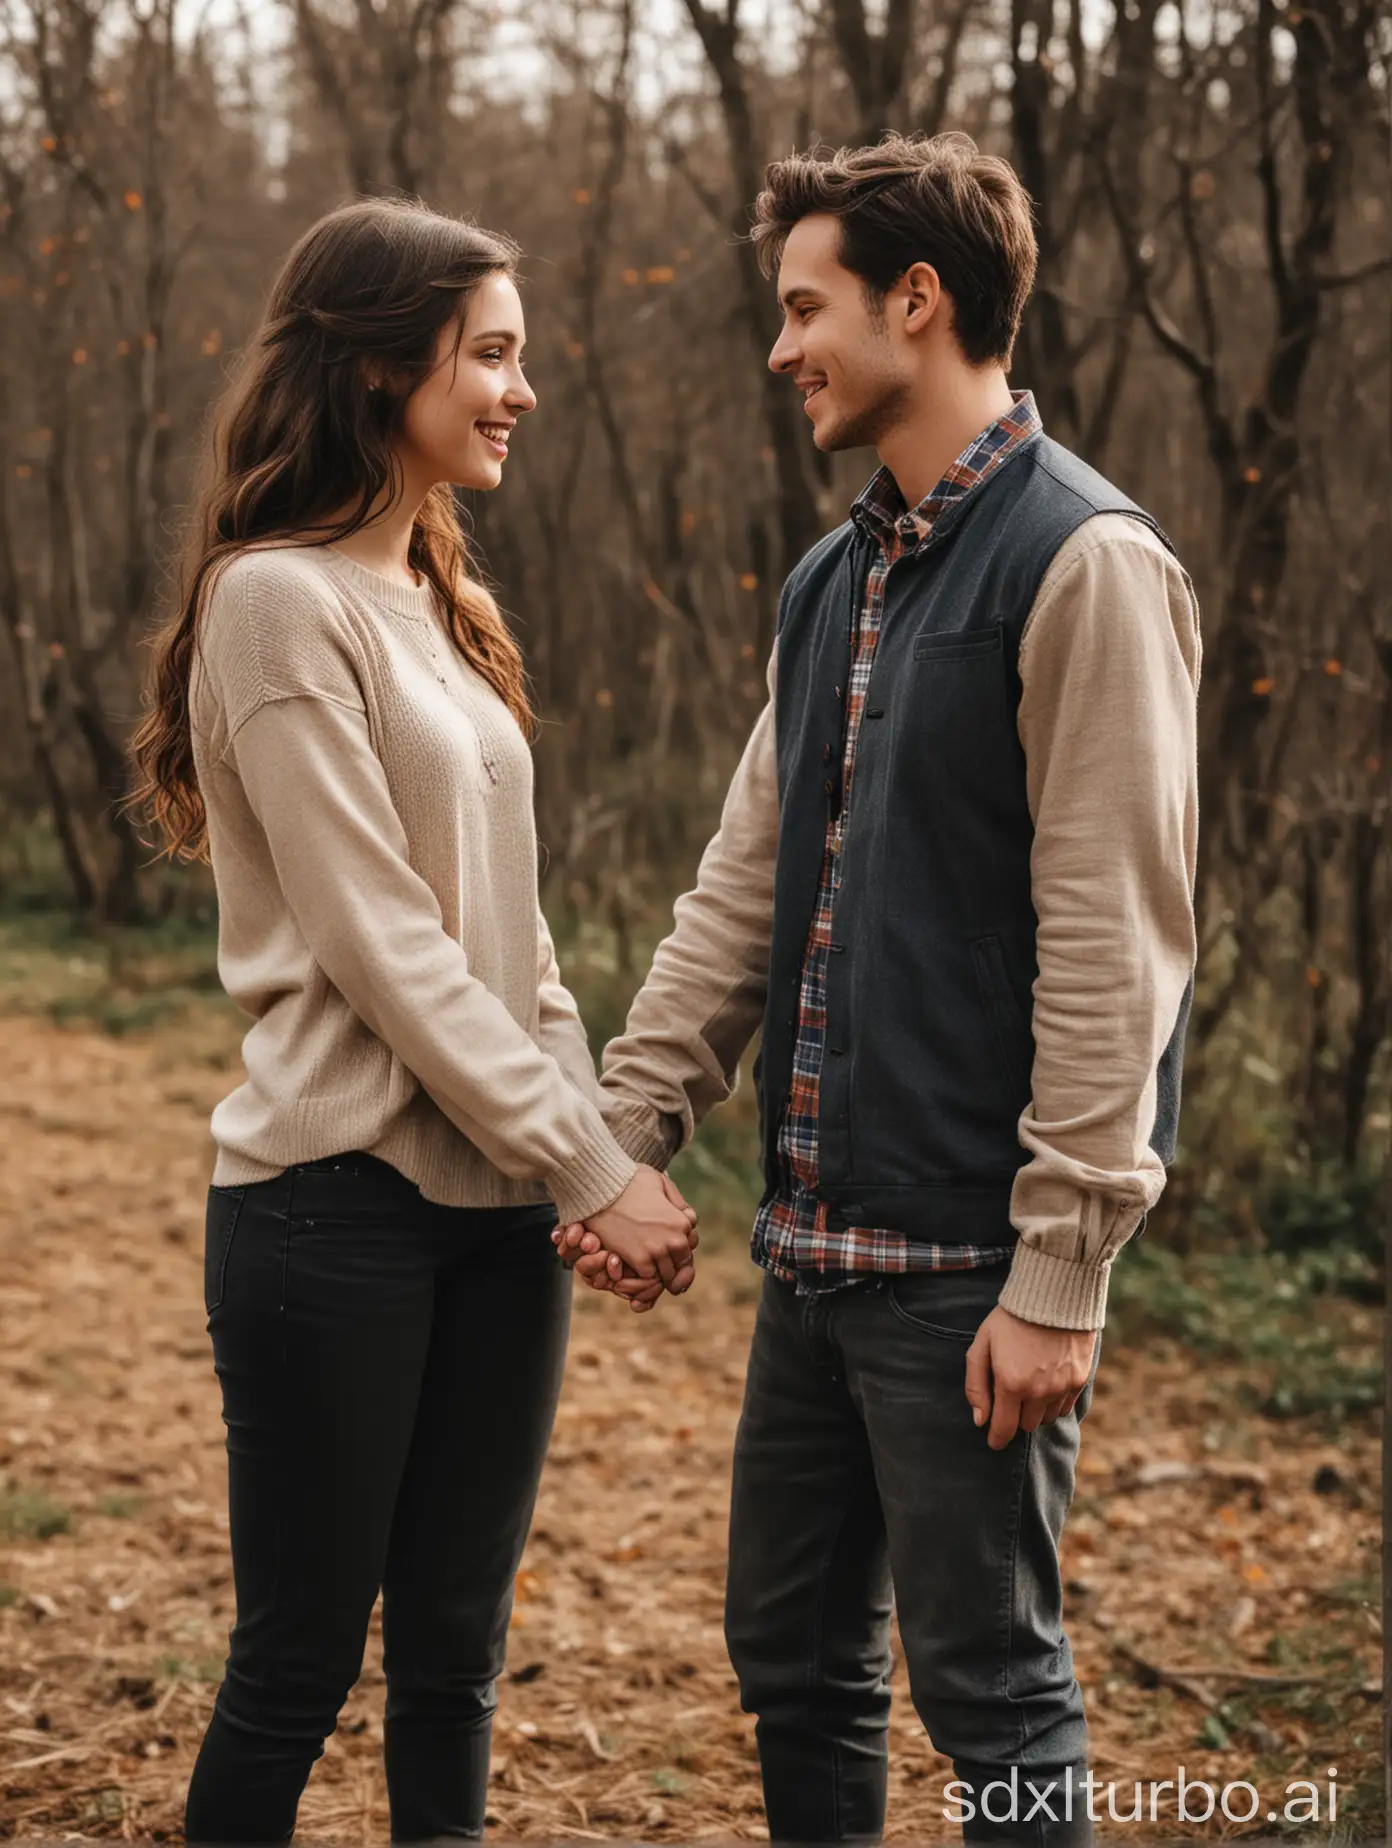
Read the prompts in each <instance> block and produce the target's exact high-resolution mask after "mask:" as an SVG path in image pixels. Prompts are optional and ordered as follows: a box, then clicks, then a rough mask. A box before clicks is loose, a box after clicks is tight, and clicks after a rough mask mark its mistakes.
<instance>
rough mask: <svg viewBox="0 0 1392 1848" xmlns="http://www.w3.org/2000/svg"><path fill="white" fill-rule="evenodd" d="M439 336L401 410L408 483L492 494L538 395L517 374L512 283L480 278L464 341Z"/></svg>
mask: <svg viewBox="0 0 1392 1848" xmlns="http://www.w3.org/2000/svg"><path fill="white" fill-rule="evenodd" d="M458 325H459V324H458V322H457V321H449V322H447V323H446V325H445V326H444V327H442V328H441V330H440V334H439V338H438V339H437V341H436V344H435V365H434V369H433V370H432V371H431V372H430V374H429V375H428V376H427V377H426V378H425V379H424V380H423V381H422V383H421V384H420V385H418V386H417V387H416V389H415V391H413V392H412V394H411V396H410V398H409V399H408V400H407V402H406V410H405V415H404V417H403V420H402V427H401V433H400V437H399V441H398V448H399V452H400V457H401V461H402V463H403V465H404V466H405V468H406V471H407V474H408V476H414V477H415V478H416V479H417V480H418V481H419V482H421V483H422V484H423V485H424V486H425V487H427V488H429V487H433V486H434V485H435V484H436V483H437V482H441V481H449V482H453V483H454V484H455V486H456V487H461V488H496V487H497V485H498V483H499V482H500V481H501V480H502V478H503V464H504V463H505V462H506V460H507V452H508V439H509V438H510V437H511V435H512V433H513V426H514V425H515V424H516V422H517V419H518V418H519V417H520V416H521V415H522V413H523V412H524V411H530V410H534V409H535V408H536V393H535V392H534V391H533V390H532V388H531V386H530V385H529V384H528V383H527V380H526V376H525V374H524V373H523V371H522V349H523V346H524V345H525V343H526V337H527V336H526V329H525V328H524V326H523V323H522V303H521V300H520V298H519V296H518V293H517V289H516V287H515V285H514V284H513V282H512V280H511V278H509V277H507V276H503V275H491V276H485V277H484V279H483V281H482V282H481V283H480V284H479V286H478V287H477V288H476V289H475V290H474V292H473V294H472V295H471V296H470V298H469V304H468V310H467V313H466V315H465V319H464V333H463V336H462V338H461V339H460V341H459V348H458V352H457V353H456V351H455V335H456V332H457V331H458Z"/></svg>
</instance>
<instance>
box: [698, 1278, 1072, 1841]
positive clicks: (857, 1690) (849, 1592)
mask: <svg viewBox="0 0 1392 1848" xmlns="http://www.w3.org/2000/svg"><path fill="white" fill-rule="evenodd" d="M1008 1268H1009V1267H1008V1263H1001V1264H995V1265H990V1266H987V1267H984V1268H982V1269H978V1270H966V1271H936V1272H934V1271H930V1272H923V1273H919V1274H914V1275H908V1276H896V1277H882V1278H875V1279H873V1280H872V1281H869V1282H866V1283H863V1284H857V1285H854V1286H853V1287H851V1288H849V1289H844V1290H836V1291H833V1292H830V1293H828V1294H825V1295H822V1296H813V1297H806V1296H803V1297H799V1296H797V1295H796V1294H795V1293H794V1290H793V1288H792V1286H791V1285H790V1284H786V1283H782V1282H779V1281H778V1280H777V1279H775V1278H773V1277H771V1276H769V1277H766V1278H765V1280H764V1288H763V1295H762V1299H761V1301H760V1305H759V1313H758V1319H757V1323H756V1326H755V1330H754V1343H753V1350H752V1352H751V1355H750V1361H749V1374H748V1380H747V1384H746V1388H745V1399H744V1411H743V1414H742V1416H741V1419H740V1425H739V1433H738V1436H737V1438H736V1441H735V1466H734V1496H733V1504H732V1507H731V1514H730V1566H729V1579H728V1586H727V1594H726V1641H727V1643H728V1645H729V1650H730V1658H731V1660H732V1662H733V1663H734V1667H735V1672H736V1674H737V1675H738V1677H739V1683H740V1694H741V1704H742V1705H743V1707H744V1709H745V1711H746V1712H750V1713H754V1714H756V1715H757V1717H758V1725H757V1729H756V1731H757V1737H758V1744H759V1762H760V1767H761V1769H762V1772H763V1783H764V1805H765V1809H766V1812H767V1816H768V1825H769V1832H770V1835H771V1836H772V1838H773V1839H774V1840H775V1841H782V1842H802V1843H813V1842H873V1841H876V1840H877V1839H878V1838H879V1836H880V1833H881V1831H882V1829H883V1826H884V1816H885V1788H886V1773H887V1750H886V1730H887V1723H888V1717H889V1671H890V1650H889V1631H890V1611H891V1604H892V1603H893V1604H895V1605H897V1609H898V1617H899V1629H900V1635H901V1637H902V1640H903V1645H904V1653H905V1657H906V1659H907V1664H908V1670H909V1681H910V1686H911V1688H912V1692H913V1701H914V1706H915V1707H916V1708H917V1710H918V1714H919V1717H920V1718H921V1719H922V1721H923V1723H924V1725H925V1726H926V1727H927V1729H928V1734H929V1737H930V1738H931V1739H932V1741H933V1744H934V1746H935V1747H936V1749H937V1750H938V1751H939V1752H942V1753H943V1754H945V1755H946V1756H947V1757H949V1758H951V1759H952V1760H953V1764H954V1769H955V1773H956V1776H957V1778H958V1779H959V1780H961V1785H962V1786H964V1787H965V1788H964V1789H963V1790H961V1791H960V1793H958V1794H959V1796H960V1797H962V1798H965V1801H958V1802H954V1803H953V1807H952V1808H951V1809H949V1810H948V1811H947V1812H946V1813H947V1815H948V1816H949V1818H950V1819H952V1820H956V1821H960V1822H961V1823H962V1827H963V1835H964V1838H965V1839H966V1840H967V1841H969V1842H973V1843H979V1842H985V1841H993V1842H994V1841H1000V1842H1011V1843H1017V1844H1025V1845H1027V1848H1079V1845H1080V1844H1085V1843H1087V1842H1088V1841H1090V1839H1091V1834H1090V1830H1089V1825H1088V1822H1087V1805H1086V1800H1085V1793H1084V1792H1083V1791H1082V1790H1081V1789H1080V1788H1079V1787H1078V1780H1079V1779H1081V1777H1082V1776H1083V1774H1084V1772H1085V1770H1086V1751H1087V1732H1086V1725H1085V1722H1084V1718H1083V1703H1082V1696H1081V1694H1080V1692H1079V1689H1078V1684H1077V1681H1076V1680H1075V1679H1074V1674H1073V1658H1072V1652H1071V1650H1070V1649H1069V1646H1068V1640H1067V1638H1066V1637H1065V1636H1064V1634H1063V1628H1062V1611H1061V1604H1062V1598H1061V1587H1060V1582H1059V1566H1058V1540H1059V1535H1060V1532H1061V1531H1062V1528H1063V1521H1064V1516H1065V1514H1066V1513H1067V1510H1068V1506H1069V1503H1070V1501H1071V1499H1072V1494H1073V1470H1074V1463H1075V1460H1076V1457H1077V1452H1078V1421H1079V1419H1080V1418H1081V1417H1082V1416H1084V1415H1085V1414H1086V1411H1087V1407H1088V1404H1089V1402H1090V1400H1091V1395H1092V1381H1091V1380H1089V1383H1088V1385H1087V1387H1086V1388H1085V1389H1084V1391H1083V1393H1082V1395H1081V1396H1080V1397H1079V1399H1078V1403H1077V1407H1076V1409H1075V1410H1074V1411H1073V1412H1072V1413H1070V1414H1069V1415H1068V1416H1067V1417H1065V1418H1061V1419H1059V1420H1057V1421H1056V1422H1054V1423H1052V1424H1048V1425H1042V1426H1041V1427H1040V1428H1039V1430H1038V1431H1036V1432H1033V1433H1020V1434H1018V1435H1017V1436H1016V1437H1015V1438H1014V1439H1013V1440H1012V1441H1011V1443H1009V1444H1008V1445H1007V1446H1006V1447H1005V1448H1004V1449H1003V1450H992V1449H991V1448H990V1447H989V1446H988V1444H987V1442H986V1432H985V1429H984V1428H983V1429H980V1430H978V1429H977V1427H976V1426H975V1425H974V1424H973V1423H972V1415H971V1408H970V1406H969V1405H968V1404H967V1401H966V1398H965V1396H964V1392H963V1385H964V1378H965V1362H966V1353H967V1348H968V1347H969V1346H970V1344H971V1341H972V1337H973V1336H974V1335H975V1333H976V1330H977V1328H978V1327H979V1326H980V1324H981V1322H982V1321H983V1320H984V1319H985V1317H986V1315H987V1314H988V1313H989V1311H990V1310H991V1308H992V1307H993V1306H994V1304H995V1302H996V1299H997V1297H998V1296H999V1295H1000V1291H1001V1287H1002V1285H1003V1283H1004V1281H1005V1277H1006V1274H1007V1271H1008ZM1100 1349H1101V1341H1100V1338H1099V1340H1098V1343H1097V1351H1098V1352H1099V1353H1100ZM1096 1364H1097V1354H1096V1353H1095V1354H1094V1360H1093V1375H1094V1377H1095V1374H1096ZM1012 1767H1013V1768H1014V1769H1013V1777H1014V1782H1015V1789H1016V1791H1017V1792H1018V1795H1017V1797H1015V1798H1012V1796H1011V1792H1010V1790H1009V1788H1005V1787H1002V1788H998V1789H996V1790H995V1791H990V1792H988V1791H986V1789H985V1786H986V1785H987V1784H989V1783H991V1782H994V1781H999V1782H1000V1783H1001V1785H1002V1786H1008V1785H1009V1784H1010V1782H1011V1779H1012ZM1070 1776H1071V1781H1072V1784H1073V1793H1072V1797H1071V1801H1070V1800H1069V1799H1068V1793H1067V1791H1066V1789H1065V1784H1066V1782H1067V1781H1068V1780H1069V1779H1070ZM1051 1781H1053V1782H1055V1786H1056V1787H1055V1789H1054V1791H1053V1792H1052V1793H1048V1792H1047V1791H1046V1786H1047V1785H1048V1784H1049V1783H1050V1782H1051ZM1027 1784H1032V1785H1033V1786H1034V1794H1031V1792H1030V1791H1029V1790H1028V1789H1027V1787H1026V1786H1027ZM948 1793H949V1798H948V1800H949V1802H952V1799H953V1787H952V1786H951V1785H949V1787H948ZM1041 1793H1042V1794H1043V1801H1042V1802H1040V1801H1039V1797H1040V1795H1041ZM969 1807H970V1809H971V1811H972V1814H971V1815H970V1816H968V1815H967V1810H968V1808H969ZM983 1807H984V1811H985V1813H984V1814H983ZM1070 1810H1071V1817H1072V1819H1071V1820H1069V1819H1068V1814H1067V1812H1068V1811H1070ZM1051 1814H1052V1816H1053V1818H1054V1820H1052V1821H1051V1820H1050V1815H1051Z"/></svg>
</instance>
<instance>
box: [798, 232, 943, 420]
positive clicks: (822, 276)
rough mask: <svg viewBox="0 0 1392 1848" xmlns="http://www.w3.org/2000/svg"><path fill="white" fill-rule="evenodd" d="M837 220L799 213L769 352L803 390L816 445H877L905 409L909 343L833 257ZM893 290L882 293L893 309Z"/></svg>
mask: <svg viewBox="0 0 1392 1848" xmlns="http://www.w3.org/2000/svg"><path fill="white" fill-rule="evenodd" d="M840 233H841V225H840V221H839V220H838V219H836V218H833V217H831V216H829V215H828V214H825V213H817V214H816V215H814V216H813V217H810V218H802V219H799V220H798V222H797V224H795V225H794V226H793V229H792V231H791V232H790V233H789V236H788V241H787V244H786V245H785V246H784V250H783V261H782V264H781V265H780V267H779V271H778V299H779V304H780V306H781V307H782V310H783V331H782V332H781V333H780V334H779V336H778V339H777V341H776V342H775V344H774V348H773V351H772V352H771V353H770V354H769V362H768V363H769V367H770V369H771V370H772V371H774V372H786V373H788V374H790V375H791V377H792V378H793V380H794V381H795V383H796V384H797V386H798V388H799V390H800V391H801V392H802V395H803V405H804V409H805V410H806V413H807V416H808V417H809V418H810V419H811V421H812V440H813V442H814V443H816V445H817V447H818V449H823V450H827V451H831V450H836V449H863V448H866V447H871V448H873V447H876V446H877V445H878V444H879V443H880V442H881V441H882V440H883V439H884V438H885V436H887V435H888V434H889V432H890V431H891V430H893V428H894V427H895V425H896V424H897V423H899V422H900V421H901V420H902V419H903V418H904V417H905V416H906V415H907V414H908V411H909V406H910V399H911V394H912V385H913V377H914V375H913V370H912V368H911V365H910V355H909V352H908V349H907V345H906V343H903V342H901V341H897V340H896V339H895V338H894V335H893V332H892V329H891V326H890V323H889V321H888V320H887V319H885V318H884V317H881V316H876V315H875V314H873V313H872V312H871V308H870V305H869V303H868V302H867V301H866V298H865V291H864V287H863V285H862V283H861V280H860V278H859V276H856V275H854V274H853V273H852V272H851V271H850V270H848V269H843V268H842V266H841V263H840V262H839V260H838V256H837V252H838V250H839V248H840ZM893 302H894V296H893V295H891V296H889V297H887V298H886V303H885V306H886V308H888V307H890V306H891V305H892V304H893Z"/></svg>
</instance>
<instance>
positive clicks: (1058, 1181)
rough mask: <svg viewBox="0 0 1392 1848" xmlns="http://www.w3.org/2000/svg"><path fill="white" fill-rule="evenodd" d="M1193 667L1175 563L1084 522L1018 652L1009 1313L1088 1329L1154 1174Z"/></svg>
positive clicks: (1177, 929) (1190, 615)
mask: <svg viewBox="0 0 1392 1848" xmlns="http://www.w3.org/2000/svg"><path fill="white" fill-rule="evenodd" d="M1199 668H1200V640H1199V627H1198V611H1197V607H1196V604H1195V601H1194V596H1193V591H1192V587H1191V585H1190V583H1189V580H1188V578H1187V576H1186V575H1185V573H1184V571H1183V570H1182V569H1181V568H1180V566H1179V564H1178V563H1177V562H1176V561H1175V559H1174V558H1173V557H1172V556H1171V554H1170V553H1169V552H1168V551H1167V550H1166V549H1165V548H1164V547H1163V546H1162V545H1161V544H1160V543H1159V541H1158V540H1157V539H1156V538H1155V537H1154V536H1153V535H1152V534H1151V533H1149V532H1148V531H1147V530H1146V529H1144V528H1142V527H1141V526H1140V525H1139V524H1138V523H1137V522H1136V521H1134V520H1132V519H1130V518H1128V517H1127V516H1125V515H1120V514H1117V515H1099V516H1097V517H1095V518H1094V519H1092V520H1088V521H1086V522H1084V524H1083V525H1082V526H1081V527H1080V528H1079V529H1078V531H1077V532H1076V533H1075V534H1074V536H1073V537H1072V539H1070V540H1069V542H1068V543H1067V544H1066V545H1065V546H1064V547H1062V548H1061V549H1060V552H1059V554H1058V556H1057V557H1056V558H1055V560H1054V562H1053V564H1052V565H1051V566H1050V568H1049V571H1048V572H1047V574H1046V575H1045V578H1044V582H1043V583H1042V585H1041V586H1040V589H1039V593H1038V596H1037V597H1036V599H1035V604H1034V607H1033V609H1032V610H1031V613H1030V617H1029V620H1028V623H1027V625H1026V628H1025V634H1024V639H1023V642H1022V646H1021V653H1020V677H1021V682H1022V686H1023V693H1022V697H1021V701H1020V708H1019V716H1018V727H1019V735H1020V741H1021V743H1022V745H1023V746H1024V751H1025V758H1026V783H1027V792H1028V801H1029V807H1030V814H1031V816H1032V818H1033V821H1034V827H1035V838H1034V845H1033V849H1032V855H1031V884H1032V891H1033V897H1034V905H1035V911H1036V913H1037V916H1038V920H1039V929H1038V939H1037V949H1038V965H1039V972H1038V977H1037V979H1036V981H1035V985H1034V1040H1035V1058H1034V1068H1033V1075H1032V1096H1031V1102H1030V1105H1029V1108H1028V1109H1027V1110H1026V1111H1025V1113H1024V1115H1023V1116H1022V1118H1021V1120H1020V1140H1021V1142H1022V1144H1023V1145H1024V1147H1025V1148H1026V1149H1027V1150H1028V1151H1029V1154H1030V1157H1031V1159H1030V1160H1029V1161H1028V1162H1026V1164H1025V1166H1024V1167H1023V1168H1021V1169H1020V1171H1019V1173H1018V1174H1017V1176H1016V1179H1015V1185H1014V1191H1013V1195H1012V1200H1011V1219H1012V1222H1013V1224H1014V1225H1015V1227H1016V1229H1017V1230H1018V1232H1019V1234H1020V1242H1019V1244H1018V1246H1017V1248H1016V1252H1015V1257H1014V1261H1013V1263H1012V1267H1011V1272H1010V1276H1009V1278H1008V1279H1007V1281H1006V1285H1005V1288H1004V1290H1003V1291H1002V1293H1001V1298H1000V1300H1001V1304H1002V1306H1003V1307H1004V1308H1006V1309H1008V1310H1010V1311H1011V1312H1012V1314H1015V1315H1018V1316H1020V1317H1021V1318H1022V1319H1023V1320H1025V1321H1029V1322H1039V1323H1044V1324H1048V1325H1052V1326H1054V1327H1060V1328H1083V1329H1086V1328H1099V1327H1101V1325H1102V1322H1103V1320H1104V1317H1105V1312H1106V1298H1107V1282H1108V1277H1109V1272H1110V1266H1111V1262H1112V1259H1113V1258H1114V1257H1115V1255H1116V1253H1117V1251H1118V1250H1119V1249H1120V1248H1121V1246H1122V1245H1123V1244H1125V1242H1126V1241H1127V1239H1129V1238H1130V1237H1131V1235H1132V1234H1133V1233H1134V1232H1135V1230H1136V1228H1137V1226H1138V1225H1139V1224H1140V1222H1141V1220H1142V1218H1143V1217H1144V1215H1145V1214H1146V1213H1147V1212H1148V1211H1149V1209H1150V1208H1151V1207H1152V1206H1154V1204H1155V1202H1156V1200H1157V1199H1158V1198H1159V1196H1160V1192H1161V1189H1162V1188H1163V1186H1164V1183H1165V1172H1164V1168H1163V1166H1162V1164H1161V1161H1160V1158H1159V1156H1158V1155H1156V1153H1155V1152H1154V1150H1153V1149H1152V1148H1151V1147H1150V1143H1149V1138H1150V1135H1151V1133H1152V1130H1153V1128H1154V1123H1155V1115H1156V1071H1157V1067H1158V1065H1159V1062H1160V1056H1161V1053H1162V1052H1163V1051H1164V1049H1165V1046H1166V1045H1167V1043H1168V1041H1169V1039H1170V1036H1171V1033H1172V1032H1173V1029H1174V1026H1175V1022H1176V1020H1177V1018H1178V1015H1179V1010H1180V1006H1181V1002H1182V999H1183V996H1184V992H1185V989H1186V987H1187V985H1188V981H1189V977H1190V974H1191V972H1192V970H1193V967H1194V959H1195V937H1194V912H1193V898H1192V894H1193V885H1194V872H1195V849H1196V842H1197V832H1198V796H1197V788H1198V779H1197V762H1196V756H1197V737H1196V733H1197V713H1196V694H1197V689H1198V681H1199Z"/></svg>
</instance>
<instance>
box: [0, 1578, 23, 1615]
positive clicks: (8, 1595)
mask: <svg viewBox="0 0 1392 1848" xmlns="http://www.w3.org/2000/svg"><path fill="white" fill-rule="evenodd" d="M23 1596H24V1593H23V1592H22V1591H21V1590H20V1589H19V1586H18V1585H7V1584H6V1583H5V1582H4V1581H3V1580H0V1611H7V1610H8V1609H9V1608H10V1606H11V1605H12V1604H18V1603H19V1601H20V1599H21V1598H22V1597H23Z"/></svg>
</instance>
